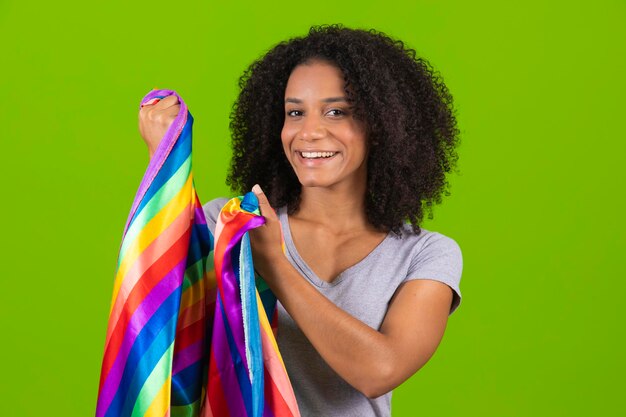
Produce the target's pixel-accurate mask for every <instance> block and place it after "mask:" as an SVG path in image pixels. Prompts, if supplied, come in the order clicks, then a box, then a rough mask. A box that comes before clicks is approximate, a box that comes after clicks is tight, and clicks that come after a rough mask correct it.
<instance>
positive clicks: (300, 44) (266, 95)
mask: <svg viewBox="0 0 626 417" xmlns="http://www.w3.org/2000/svg"><path fill="white" fill-rule="evenodd" d="M313 60H322V61H327V62H330V63H332V64H334V65H336V66H337V67H338V68H339V69H340V70H341V71H342V73H343V76H344V78H345V91H346V95H347V97H348V99H349V100H350V101H351V103H352V105H353V106H354V117H356V118H358V119H360V120H362V121H364V122H365V126H366V128H367V138H368V142H369V143H368V145H369V151H368V152H369V153H368V161H367V170H368V171H367V181H368V183H367V193H366V202H365V210H366V215H367V218H368V220H369V222H370V223H371V224H372V225H374V227H376V228H378V229H379V230H381V231H394V232H396V233H398V232H399V231H400V230H401V229H402V226H403V224H404V223H405V222H409V223H410V224H411V225H412V229H413V232H414V233H419V232H420V228H419V224H420V222H421V221H422V219H423V217H424V211H426V212H427V213H428V215H429V218H432V206H433V204H435V203H440V202H441V196H442V194H446V195H448V194H449V193H448V183H447V181H446V173H448V172H450V171H451V170H453V169H454V168H455V165H456V161H457V158H458V156H457V153H456V150H455V148H456V146H457V144H458V141H459V138H458V136H459V130H458V128H457V124H456V118H455V116H454V111H453V106H452V96H451V95H450V93H449V92H448V89H447V87H446V86H445V84H444V83H443V80H442V78H441V76H440V75H439V74H438V73H437V72H435V71H434V70H433V68H432V66H431V65H430V64H429V63H428V62H427V61H426V60H424V59H422V58H419V57H417V56H416V52H415V51H414V50H413V49H410V48H408V47H407V46H405V45H404V43H403V42H401V41H399V40H394V39H391V38H390V37H389V36H387V35H385V34H384V33H381V32H378V31H375V30H360V29H349V28H345V27H343V26H341V25H324V26H314V27H312V28H311V29H310V31H309V33H308V35H307V36H304V37H297V38H293V39H290V40H288V41H285V42H282V43H280V44H278V45H276V46H275V47H273V48H272V49H271V50H270V51H269V52H268V53H267V54H265V56H263V57H261V58H260V59H258V60H257V61H255V62H253V63H252V64H251V65H250V67H249V68H248V69H247V70H246V71H245V72H244V74H243V75H242V76H241V78H240V79H239V87H240V88H241V92H240V94H239V98H238V99H237V101H236V102H235V104H234V105H233V110H232V113H231V116H230V129H231V131H232V146H233V155H232V160H231V165H230V171H229V174H228V177H227V180H226V183H227V184H228V185H229V186H230V187H231V189H232V190H233V191H235V192H238V193H245V192H247V191H249V190H250V188H251V187H252V186H253V185H254V184H256V183H258V184H259V185H261V187H262V188H263V190H264V191H265V193H266V195H267V197H268V199H269V201H270V203H271V204H272V206H273V207H282V206H285V205H286V206H287V207H288V210H289V213H294V212H295V211H296V210H297V209H298V205H299V202H300V192H301V185H300V183H299V181H298V178H297V177H296V175H295V173H294V171H293V169H292V167H291V165H290V164H289V161H288V160H287V157H286V156H285V154H284V151H283V149H282V143H281V140H280V134H281V130H282V127H283V123H284V118H285V112H284V94H285V88H286V86H287V81H288V79H289V76H290V74H291V72H292V71H293V69H294V68H295V67H296V66H298V65H300V64H303V63H307V62H310V61H313Z"/></svg>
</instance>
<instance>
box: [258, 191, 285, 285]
mask: <svg viewBox="0 0 626 417" xmlns="http://www.w3.org/2000/svg"><path fill="white" fill-rule="evenodd" d="M252 192H253V193H254V194H255V195H256V197H257V199H258V200H259V209H260V211H261V215H262V216H263V217H265V224H264V225H263V226H261V227H257V228H256V229H252V230H250V232H249V235H250V245H251V246H252V257H253V259H254V266H255V269H256V270H257V271H258V272H259V273H260V274H261V276H262V277H263V278H264V279H266V281H267V279H271V277H272V275H273V274H272V272H273V270H274V268H275V267H276V266H278V264H279V263H280V261H282V260H285V261H286V260H287V258H286V257H285V254H284V253H283V248H282V229H281V226H280V220H279V219H278V216H277V215H276V212H275V211H274V209H273V208H272V206H271V205H270V203H269V201H268V200H267V196H266V195H265V194H264V193H263V190H262V189H261V187H260V186H259V185H255V186H254V187H252Z"/></svg>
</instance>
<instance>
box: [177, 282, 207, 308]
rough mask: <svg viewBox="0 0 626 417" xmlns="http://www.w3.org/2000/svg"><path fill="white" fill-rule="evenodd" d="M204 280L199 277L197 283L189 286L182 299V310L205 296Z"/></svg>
mask: <svg viewBox="0 0 626 417" xmlns="http://www.w3.org/2000/svg"><path fill="white" fill-rule="evenodd" d="M202 284H203V281H202V280H201V279H199V280H198V281H196V283H195V284H193V285H191V286H189V287H187V289H186V290H185V292H183V295H182V297H181V299H180V311H183V310H185V309H186V308H187V307H189V306H191V305H193V304H195V303H197V302H198V301H199V300H200V299H201V298H202V297H204V288H203V285H202Z"/></svg>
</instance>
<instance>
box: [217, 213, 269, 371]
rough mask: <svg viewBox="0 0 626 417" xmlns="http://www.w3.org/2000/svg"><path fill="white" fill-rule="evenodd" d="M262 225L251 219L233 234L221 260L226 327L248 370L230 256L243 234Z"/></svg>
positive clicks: (239, 305)
mask: <svg viewBox="0 0 626 417" xmlns="http://www.w3.org/2000/svg"><path fill="white" fill-rule="evenodd" d="M263 224H265V218H263V217H261V216H255V217H252V218H251V219H250V220H249V221H248V222H247V223H246V224H244V225H243V226H242V227H241V229H239V230H238V231H237V232H236V233H235V235H234V236H233V238H232V240H231V241H230V242H228V243H227V244H226V249H225V250H224V259H223V260H222V288H223V291H224V294H222V297H223V299H224V300H228V302H224V304H225V306H224V309H225V310H226V319H227V320H228V325H229V326H230V330H231V333H232V335H233V339H234V341H235V345H236V346H237V351H238V352H239V356H240V357H241V359H242V361H243V363H244V364H245V367H246V369H249V367H248V360H247V358H246V345H245V335H244V330H243V313H242V309H241V292H240V290H239V285H238V284H237V278H236V275H235V271H234V270H233V266H232V262H231V256H230V254H231V251H232V249H233V248H234V247H235V245H237V243H239V242H240V241H241V239H242V237H243V235H244V233H246V232H247V231H248V230H250V229H254V228H256V227H259V226H262V225H263Z"/></svg>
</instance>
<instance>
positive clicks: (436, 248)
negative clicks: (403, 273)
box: [404, 232, 463, 314]
mask: <svg viewBox="0 0 626 417" xmlns="http://www.w3.org/2000/svg"><path fill="white" fill-rule="evenodd" d="M425 239H426V240H425V242H424V243H423V245H422V246H421V248H420V250H419V251H418V252H417V253H416V254H415V256H414V258H413V260H412V261H411V265H410V267H409V271H408V273H407V277H406V279H405V280H404V281H405V282H406V281H411V280H414V279H431V280H434V281H439V282H443V283H444V284H446V285H448V286H449V287H450V288H451V289H452V292H453V298H452V305H451V306H450V314H452V313H453V312H454V310H456V309H457V307H458V306H459V304H460V303H461V289H460V282H461V273H462V271H463V256H462V254H461V248H460V247H459V245H458V244H457V243H456V242H455V241H454V240H453V239H451V238H449V237H447V236H444V235H442V234H440V233H436V232H429V235H428V236H427V237H425Z"/></svg>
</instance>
